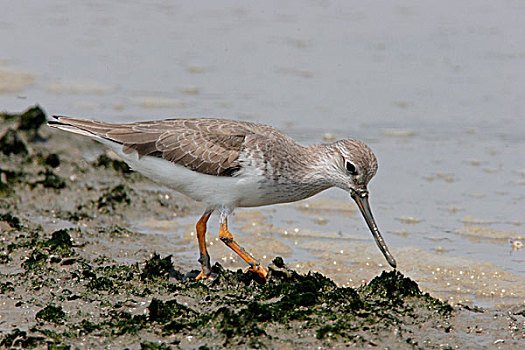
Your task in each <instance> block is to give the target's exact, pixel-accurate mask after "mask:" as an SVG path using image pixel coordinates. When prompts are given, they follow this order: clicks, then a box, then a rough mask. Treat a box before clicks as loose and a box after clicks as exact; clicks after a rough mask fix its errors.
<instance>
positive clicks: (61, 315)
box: [35, 304, 66, 323]
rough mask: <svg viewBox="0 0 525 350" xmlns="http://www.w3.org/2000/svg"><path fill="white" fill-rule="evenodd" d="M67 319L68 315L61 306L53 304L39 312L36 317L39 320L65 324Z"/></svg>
mask: <svg viewBox="0 0 525 350" xmlns="http://www.w3.org/2000/svg"><path fill="white" fill-rule="evenodd" d="M65 317H66V313H65V312H64V310H62V307H61V306H56V305H53V304H50V305H47V306H46V307H45V308H43V309H42V310H40V311H38V312H37V313H36V315H35V318H36V319H37V320H42V321H47V322H53V323H63V322H64V319H65Z"/></svg>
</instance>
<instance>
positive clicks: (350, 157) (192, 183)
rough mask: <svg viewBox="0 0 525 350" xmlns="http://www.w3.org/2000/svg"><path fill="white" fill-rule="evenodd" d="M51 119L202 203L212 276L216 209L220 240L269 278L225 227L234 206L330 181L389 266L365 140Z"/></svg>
mask: <svg viewBox="0 0 525 350" xmlns="http://www.w3.org/2000/svg"><path fill="white" fill-rule="evenodd" d="M48 125H49V126H51V127H54V128H58V129H61V130H66V131H70V132H73V133H77V134H81V135H85V136H88V137H91V138H92V139H95V140H97V141H99V142H101V143H103V144H105V145H106V146H108V147H109V148H110V149H112V150H113V151H114V152H115V153H116V154H117V155H119V156H120V157H121V158H122V159H123V160H124V161H125V162H126V163H128V164H129V166H130V167H131V168H132V169H134V170H136V171H138V172H140V173H142V174H144V175H146V176H147V177H149V178H150V179H152V180H154V181H156V182H159V183H161V184H164V185H167V186H168V187H170V188H172V189H174V190H176V191H178V192H181V193H183V194H185V195H187V196H189V197H191V198H193V199H195V200H197V201H201V202H204V203H205V204H206V210H205V211H204V214H203V215H202V217H201V218H200V219H199V221H198V222H197V225H196V229H197V239H198V243H199V251H200V258H199V262H200V263H201V267H202V270H201V273H200V274H199V275H198V276H197V279H202V278H212V275H211V264H210V256H209V254H208V252H207V249H206V240H205V235H206V226H207V225H206V224H207V222H208V219H209V218H210V215H211V214H212V213H213V212H214V211H218V212H219V215H220V227H219V238H220V239H221V240H222V241H223V242H224V243H225V244H226V245H227V246H228V247H230V248H231V249H232V250H233V251H234V252H235V253H237V254H238V255H239V256H240V257H241V258H242V259H244V260H245V261H246V262H247V263H248V264H249V265H250V268H249V270H251V271H254V272H255V273H257V274H258V275H259V276H261V277H262V278H264V279H266V278H267V274H268V270H267V269H266V268H265V267H264V266H263V265H261V264H260V263H259V262H258V261H257V260H255V259H254V258H253V257H252V256H251V255H250V254H248V253H247V252H246V251H245V250H244V249H243V248H242V247H241V246H239V244H237V242H236V241H235V240H234V239H233V236H232V234H231V233H230V232H229V231H228V216H229V215H230V214H231V213H232V211H233V210H234V209H235V208H236V207H257V206H262V205H269V204H276V203H288V202H295V201H298V200H301V199H305V198H308V197H311V196H313V195H315V194H317V193H319V192H321V191H323V190H326V189H328V188H331V187H334V186H335V187H339V188H341V189H343V190H345V191H347V192H349V193H350V195H351V197H352V198H353V199H354V200H355V202H356V203H357V206H358V207H359V209H360V210H361V213H362V214H363V217H364V219H365V221H366V223H367V224H368V227H369V228H370V231H371V232H372V235H373V236H374V238H375V241H376V243H377V245H378V247H379V249H380V250H381V252H382V253H383V255H384V256H385V258H386V260H387V261H388V263H389V264H390V265H391V266H392V267H394V268H395V267H396V262H395V260H394V258H393V256H392V255H391V254H390V252H389V250H388V247H387V246H386V243H385V242H384V240H383V238H382V236H381V234H380V232H379V230H378V228H377V225H376V223H375V220H374V217H373V216H372V211H371V210H370V205H369V203H368V190H367V185H368V182H369V181H370V180H371V179H372V177H373V176H374V175H375V173H376V171H377V160H376V157H375V155H374V153H373V152H372V150H371V149H370V148H369V147H368V146H367V145H365V144H364V143H363V142H361V141H358V140H354V139H344V140H340V141H337V142H334V143H330V144H316V145H309V146H303V145H300V144H298V143H297V142H295V141H294V140H293V139H292V138H290V137H289V136H287V135H285V134H283V133H282V132H280V131H279V130H277V129H275V128H273V127H271V126H268V125H264V124H258V123H253V122H245V121H234V120H225V119H219V118H177V119H166V120H158V121H145V122H138V123H126V124H114V123H106V122H102V121H93V120H85V119H77V118H69V117H61V116H55V117H54V120H50V121H48Z"/></svg>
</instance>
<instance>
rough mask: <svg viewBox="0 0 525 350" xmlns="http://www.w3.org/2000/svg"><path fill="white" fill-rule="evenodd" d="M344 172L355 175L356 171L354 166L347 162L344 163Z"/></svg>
mask: <svg viewBox="0 0 525 350" xmlns="http://www.w3.org/2000/svg"><path fill="white" fill-rule="evenodd" d="M346 170H347V171H348V172H349V173H350V175H357V169H356V168H355V165H354V164H352V163H351V162H349V161H346Z"/></svg>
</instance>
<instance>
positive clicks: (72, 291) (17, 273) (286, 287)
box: [0, 107, 525, 349]
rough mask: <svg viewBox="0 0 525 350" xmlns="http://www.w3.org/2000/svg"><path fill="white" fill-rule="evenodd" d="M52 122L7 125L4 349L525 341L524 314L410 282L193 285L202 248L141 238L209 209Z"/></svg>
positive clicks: (221, 275)
mask: <svg viewBox="0 0 525 350" xmlns="http://www.w3.org/2000/svg"><path fill="white" fill-rule="evenodd" d="M44 122H45V113H44V112H43V111H42V110H41V109H40V108H39V107H33V108H30V109H28V110H27V111H26V112H24V113H21V114H1V115H0V152H1V154H0V232H1V234H0V305H1V306H0V348H48V349H75V348H95V349H96V348H117V349H125V348H129V349H172V348H173V349H177V348H181V349H220V348H225V347H232V348H241V349H242V348H261V349H274V348H279V349H281V348H282V349H301V348H304V349H312V348H321V349H324V348H326V349H328V348H330V349H331V348H334V349H338V348H346V347H379V348H419V349H432V348H439V349H453V348H481V347H491V348H508V349H518V348H520V347H521V346H522V345H523V343H524V342H525V307H524V305H523V304H514V305H506V306H505V307H500V308H481V307H478V306H476V305H474V304H468V305H454V306H452V305H450V303H448V302H447V300H440V299H438V298H435V297H434V296H433V295H432V293H430V294H429V293H424V292H422V291H421V288H420V286H419V285H418V281H416V280H414V279H411V278H409V277H406V276H405V275H404V274H403V271H402V270H401V271H392V270H389V271H384V272H382V273H381V274H379V275H378V276H376V277H374V278H372V279H371V280H370V281H369V282H367V283H364V284H362V285H360V286H357V287H354V288H352V287H342V286H338V285H337V284H336V283H335V282H334V281H333V280H332V279H330V278H329V277H327V276H324V275H322V274H319V273H315V272H307V273H299V272H297V271H295V270H294V269H292V268H290V267H289V266H287V265H286V263H285V261H284V260H283V259H282V258H280V257H275V258H273V259H272V262H271V264H270V265H269V270H270V278H269V280H268V282H264V281H261V280H259V279H258V277H257V276H256V275H253V274H251V273H249V272H243V270H237V271H234V270H229V269H226V268H224V267H223V266H222V265H221V264H219V263H216V264H215V265H214V266H213V273H214V274H215V275H216V278H215V279H213V280H206V281H196V280H195V279H194V277H195V276H196V275H197V273H198V271H197V270H193V268H195V267H196V266H198V265H197V263H196V254H197V244H196V240H195V242H193V243H194V244H193V250H194V251H193V252H192V253H189V252H187V251H186V250H187V249H182V248H181V246H182V247H186V246H187V244H186V243H184V244H182V243H181V242H182V241H180V240H179V239H178V238H176V237H175V238H170V239H167V238H166V236H164V235H156V234H143V233H140V232H138V231H136V229H135V228H136V227H137V226H136V222H137V221H138V220H141V221H142V223H143V224H147V223H148V221H147V220H146V219H145V213H147V216H148V217H150V216H151V220H155V221H156V222H159V223H170V224H169V225H168V224H167V226H166V230H169V228H170V227H173V228H174V229H176V225H177V224H176V221H177V220H178V218H185V217H188V216H195V217H196V216H197V215H198V214H199V212H200V211H201V209H202V206H200V205H199V204H196V203H195V202H193V201H191V200H189V199H188V198H186V197H183V196H179V195H177V194H175V193H170V195H167V194H166V191H165V190H163V189H162V188H160V187H158V186H157V185H154V184H152V183H151V182H149V181H148V180H146V179H144V178H143V177H142V176H140V174H137V173H134V172H132V171H130V170H129V168H128V167H127V165H126V164H125V163H123V162H121V161H120V160H118V159H116V158H114V157H113V156H112V155H111V154H110V153H106V151H104V149H103V148H102V147H101V146H99V145H98V144H96V143H94V142H92V141H90V140H86V139H84V138H81V137H75V136H72V135H69V134H67V133H61V132H56V131H53V130H49V129H48V128H46V127H45V126H43V124H44ZM304 210H305V211H306V210H312V208H307V207H306V208H304ZM317 214H318V213H317ZM349 215H350V214H349ZM173 222H175V223H174V224H171V223H173ZM181 240H182V238H181ZM223 265H225V264H224V263H223ZM355 279H359V276H355Z"/></svg>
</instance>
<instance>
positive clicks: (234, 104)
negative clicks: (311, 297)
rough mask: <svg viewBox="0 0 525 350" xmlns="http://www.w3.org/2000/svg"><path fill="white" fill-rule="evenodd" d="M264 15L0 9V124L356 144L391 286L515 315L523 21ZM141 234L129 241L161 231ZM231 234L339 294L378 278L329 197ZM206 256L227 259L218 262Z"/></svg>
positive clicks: (514, 6) (360, 240)
mask: <svg viewBox="0 0 525 350" xmlns="http://www.w3.org/2000/svg"><path fill="white" fill-rule="evenodd" d="M276 8H277V7H276V6H274V4H269V3H268V4H260V5H258V6H257V7H256V6H251V5H250V4H247V3H245V2H242V1H228V2H221V3H220V5H219V4H215V3H214V2H209V3H204V4H191V5H189V3H188V4H185V3H182V4H176V5H174V4H172V2H170V1H165V0H159V1H156V2H146V1H136V2H133V3H129V2H124V3H118V2H112V3H105V2H94V3H93V2H91V3H90V4H87V3H75V4H71V3H67V4H66V3H63V2H61V1H54V0H53V1H46V2H45V3H42V4H33V5H32V6H31V7H29V6H26V5H25V4H24V3H23V2H10V3H9V4H7V5H6V6H4V9H3V11H2V13H0V43H1V45H2V47H3V48H4V50H3V51H2V54H1V57H0V58H1V60H0V108H1V109H3V110H7V111H12V112H13V111H18V110H22V109H25V108H26V107H27V106H28V105H31V104H34V103H40V104H41V105H42V106H43V107H44V108H46V109H47V111H48V112H49V113H50V114H64V115H71V116H85V117H93V118H97V119H104V120H112V121H128V120H144V119H157V118H164V117H175V116H188V115H192V116H195V115H219V116H224V117H228V118H234V119H246V120H254V121H260V122H264V123H268V124H272V125H274V126H277V127H278V128H280V129H282V130H284V131H285V132H287V133H289V134H291V135H292V136H294V137H295V138H297V139H298V140H300V141H301V142H303V143H311V142H323V139H331V138H332V137H336V138H343V137H348V136H351V137H356V138H359V139H362V140H364V141H365V142H367V143H368V144H369V145H370V146H371V147H372V148H373V150H374V151H375V153H376V154H377V156H378V159H379V171H378V174H377V175H376V177H375V178H374V180H373V181H372V182H371V184H370V186H369V189H370V192H371V204H372V209H373V211H374V215H375V217H376V219H377V221H378V224H379V227H380V229H381V231H382V233H383V236H384V237H385V240H386V241H387V243H388V244H389V246H390V247H391V248H392V251H393V254H394V256H395V257H396V258H397V260H398V264H399V268H400V269H401V270H402V271H403V272H406V273H407V274H408V275H410V276H411V277H413V278H414V279H416V280H418V281H421V283H422V285H423V286H424V287H425V288H428V290H430V291H432V292H433V293H435V294H437V295H438V296H440V297H443V298H453V299H452V300H453V301H457V300H475V301H476V302H478V303H481V304H482V305H492V304H497V303H507V302H515V301H525V294H524V293H525V249H518V248H519V244H517V242H524V243H525V229H524V227H525V226H524V225H525V221H524V216H523V209H524V208H525V195H524V193H525V192H524V189H525V157H524V155H525V141H524V140H525V138H524V135H525V118H524V114H525V98H524V97H525V95H524V93H523V91H525V71H524V70H523V66H524V65H525V50H524V49H523V45H520V43H522V42H523V41H524V39H525V31H524V29H525V28H524V25H523V17H524V15H525V4H524V3H523V2H520V1H508V2H505V3H493V4H490V3H484V4H480V3H479V2H474V1H466V2H461V3H457V2H454V1H446V2H440V3H439V4H437V3H430V2H429V3H426V4H425V3H418V4H413V3H409V2H405V3H402V4H397V5H394V4H391V3H389V2H384V3H377V4H376V5H371V4H366V5H365V4H362V3H359V2H355V3H350V2H340V3H327V2H313V1H311V2H307V3H306V4H305V3H304V2H293V1H288V2H284V3H283V2H279V10H276ZM307 204H308V205H309V206H310V207H309V208H306V207H305V206H306V205H307ZM316 206H317V208H316ZM312 207H314V208H312ZM147 220H148V219H147V217H145V218H144V220H139V222H138V223H137V228H140V229H141V230H143V231H144V232H159V231H163V230H164V229H161V228H159V226H155V225H156V224H151V223H149V222H148V223H149V226H148V225H143V221H147ZM193 221H194V218H193V217H191V218H190V217H187V218H183V219H181V220H177V222H178V223H179V225H180V226H179V227H177V228H176V235H177V234H178V235H179V236H177V237H174V238H173V239H180V238H181V237H186V239H185V240H184V242H187V243H186V244H187V245H188V249H190V247H191V249H194V251H195V254H194V256H195V257H196V256H197V249H196V245H195V242H194V241H193V240H194V237H193V238H192V236H191V230H192V227H193ZM159 225H160V226H162V223H160V224H159ZM184 225H186V226H184ZM210 228H211V226H210ZM232 231H234V232H236V236H237V237H238V238H239V242H241V243H243V242H245V245H246V247H247V248H249V250H251V251H253V253H254V254H255V255H257V256H260V257H263V256H265V255H266V256H267V258H266V260H270V259H271V258H272V257H273V256H275V255H283V256H285V258H286V259H287V261H290V262H293V263H295V264H298V265H299V266H300V267H302V268H304V269H305V270H308V269H318V270H321V271H323V272H326V273H329V274H331V277H333V278H335V279H336V280H337V281H338V283H340V284H348V285H353V283H356V284H358V283H360V281H361V279H368V278H370V277H372V276H375V275H376V274H377V273H378V271H380V270H381V269H382V268H385V267H386V262H385V261H384V259H383V257H382V256H381V254H380V252H379V251H378V250H377V248H376V247H375V243H374V242H373V240H372V239H371V235H370V233H369V232H368V229H367V227H366V225H365V223H364V221H363V219H362V218H361V217H360V215H359V213H357V212H356V211H355V205H354V204H353V203H351V199H350V198H349V196H348V195H347V194H345V193H343V192H341V191H337V190H330V191H327V192H326V193H324V194H322V195H320V196H318V197H315V198H313V199H311V200H310V201H308V202H301V203H297V204H290V205H280V206H274V207H266V208H261V209H256V210H238V212H237V214H236V217H235V218H234V219H233V221H232ZM212 232H213V231H212ZM164 234H167V235H168V233H165V232H164ZM267 237H271V238H272V241H270V242H269V241H268V240H267V239H266V238H267ZM210 240H211V241H212V242H215V237H213V236H212V235H210ZM218 243H220V242H218ZM513 243H514V244H513ZM341 251H342V253H341ZM181 254H182V253H181ZM184 254H187V253H184ZM212 254H214V255H213V258H214V259H217V260H219V259H230V258H231V260H233V259H234V258H233V256H231V255H230V252H229V251H227V250H226V248H224V247H222V244H216V245H214V246H213V247H212ZM263 260H265V259H263ZM193 262H194V260H192V263H193ZM334 262H335V264H334ZM231 266H232V267H235V266H237V267H240V266H243V265H242V264H240V263H239V262H238V261H236V262H232V263H231Z"/></svg>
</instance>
